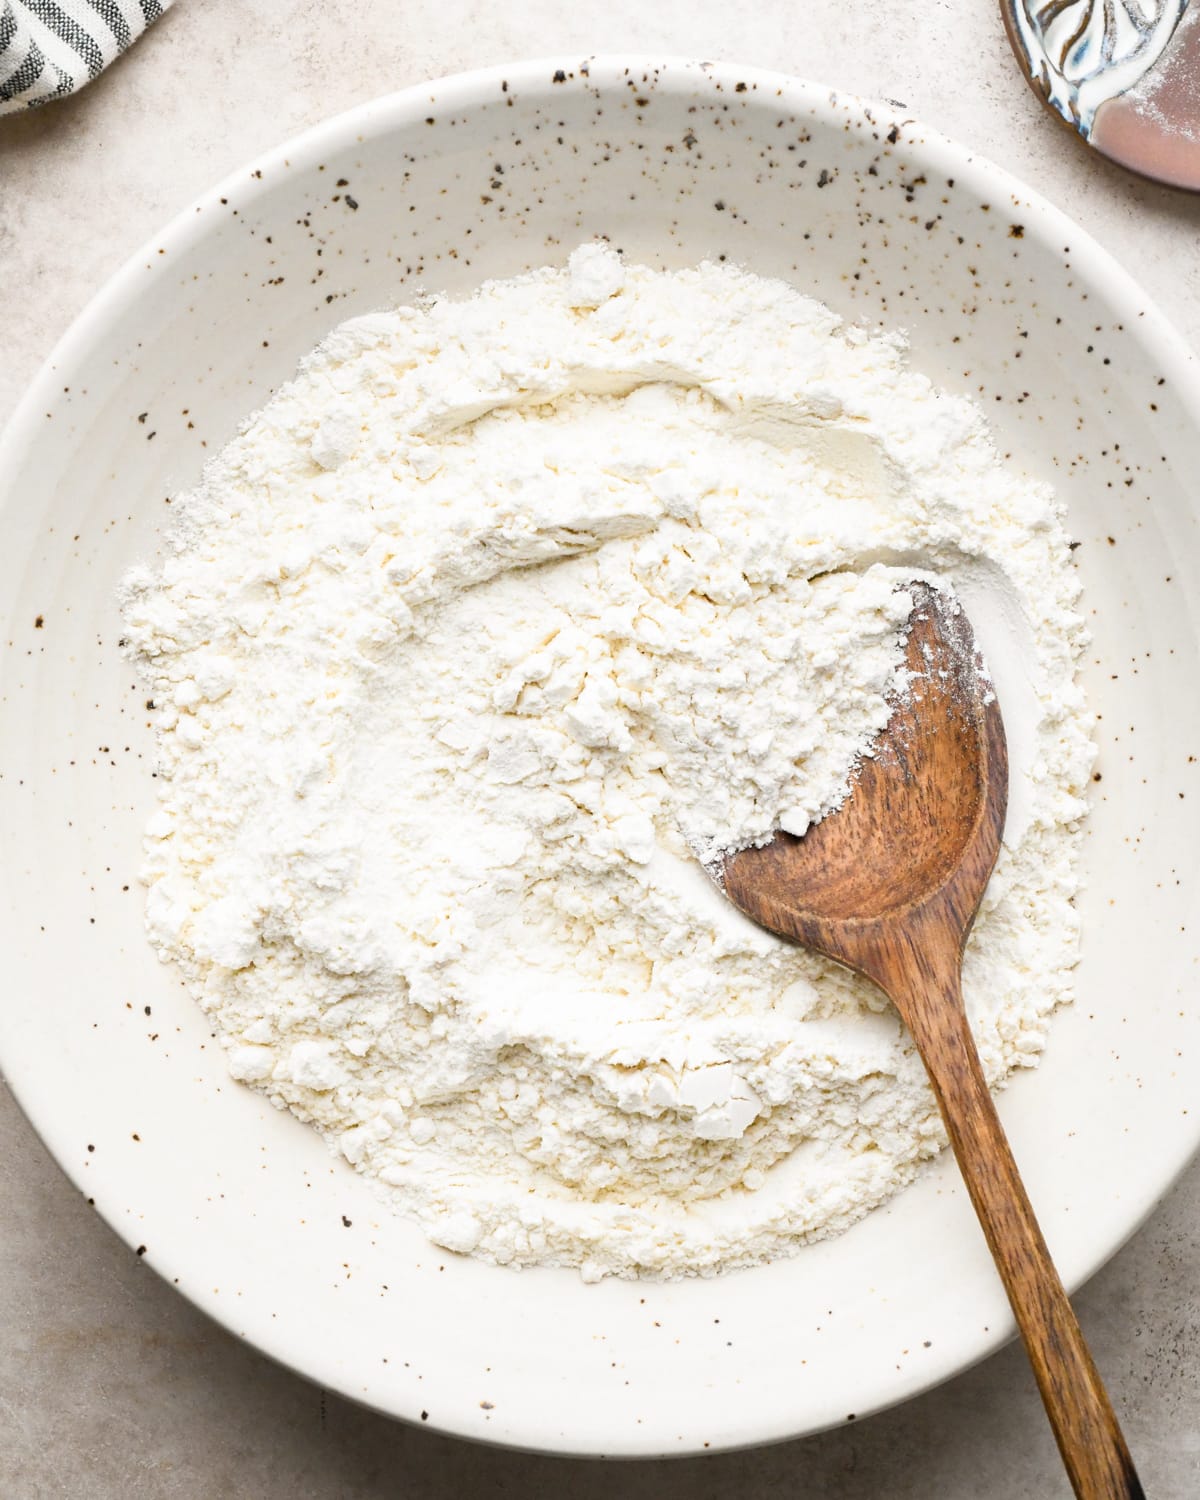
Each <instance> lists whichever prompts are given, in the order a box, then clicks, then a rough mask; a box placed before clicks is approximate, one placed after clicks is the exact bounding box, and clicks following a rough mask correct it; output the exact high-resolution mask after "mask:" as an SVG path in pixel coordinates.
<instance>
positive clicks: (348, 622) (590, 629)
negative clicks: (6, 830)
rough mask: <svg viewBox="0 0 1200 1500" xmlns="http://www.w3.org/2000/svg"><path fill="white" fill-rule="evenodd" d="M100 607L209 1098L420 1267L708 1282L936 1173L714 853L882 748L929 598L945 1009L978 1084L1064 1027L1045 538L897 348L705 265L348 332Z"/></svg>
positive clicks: (480, 299)
mask: <svg viewBox="0 0 1200 1500" xmlns="http://www.w3.org/2000/svg"><path fill="white" fill-rule="evenodd" d="M179 508H180V509H181V510H182V516H181V519H180V521H179V523H178V526H177V529H176V530H175V532H174V533H173V535H172V536H171V537H170V539H169V545H168V548H167V552H166V556H165V559H164V560H163V561H162V562H161V565H159V566H158V567H157V568H156V569H154V570H152V571H151V570H144V569H143V570H138V571H137V572H135V573H134V574H133V575H131V576H130V578H129V579H128V580H127V582H126V585H125V588H124V590H123V594H122V605H123V611H124V618H125V624H126V630H127V633H128V636H129V639H130V642H131V647H132V649H133V650H134V651H135V652H136V654H137V657H138V660H139V662H140V664H141V668H142V670H143V672H144V675H145V678H146V680H147V682H148V685H149V688H150V691H151V692H152V694H153V697H154V701H155V703H156V704H157V705H158V707H157V732H158V747H159V767H160V772H159V774H160V780H159V787H160V796H161V806H160V808H159V810H158V812H157V813H156V814H155V816H154V818H153V819H152V821H151V824H150V827H149V829H148V834H147V851H148V854H147V863H146V867H145V879H146V881H147V883H148V885H149V896H148V900H147V923H148V927H149V932H150V936H151V939H152V941H153V942H154V944H155V945H156V947H157V948H158V950H159V952H160V953H161V954H162V956H163V958H164V959H171V960H174V961H175V962H177V963H178V964H179V965H181V967H182V969H183V972H184V974H185V975H186V977H187V979H188V981H189V983H190V985H191V987H192V989H193V991H194V993H195V995H196V998H197V1000H198V1001H199V1003H200V1004H201V1005H202V1006H203V1007H204V1009H205V1011H206V1012H207V1013H208V1015H209V1016H210V1017H211V1019H212V1022H213V1025H214V1027H215V1029H216V1030H217V1032H218V1034H219V1036H220V1038H221V1041H222V1043H223V1044H224V1046H225V1047H226V1049H227V1053H228V1061H229V1067H230V1071H231V1072H232V1073H233V1075H234V1077H235V1078H238V1079H242V1080H244V1081H245V1082H247V1083H249V1084H252V1085H253V1086H254V1087H255V1088H259V1089H262V1090H264V1091H265V1092H266V1093H267V1094H268V1095H269V1097H270V1098H271V1099H272V1100H273V1101H274V1102H275V1103H276V1104H278V1105H280V1106H281V1107H284V1106H286V1107H287V1108H289V1109H291V1110H292V1111H293V1112H294V1113H295V1114H297V1115H298V1116H299V1117H300V1118H301V1119H302V1120H307V1121H310V1122H311V1123H312V1124H314V1125H315V1126H317V1127H318V1129H320V1130H321V1131H322V1132H323V1133H324V1135H325V1136H326V1137H327V1139H328V1140H329V1141H330V1143H331V1144H332V1145H333V1146H334V1147H335V1148H336V1149H337V1150H338V1151H340V1152H341V1153H342V1154H343V1155H344V1156H345V1158H346V1159H347V1160H348V1161H349V1162H352V1163H353V1164H354V1165H355V1166H356V1167H357V1168H358V1169H359V1170H360V1171H361V1172H363V1173H365V1174H367V1175H368V1176H369V1177H371V1178H373V1179H375V1180H377V1181H378V1182H379V1183H380V1184H381V1185H383V1186H384V1189H385V1191H387V1192H388V1193H389V1194H390V1196H391V1199H392V1201H393V1202H394V1204H395V1206H396V1208H397V1209H399V1210H402V1211H403V1212H405V1213H407V1214H409V1215H411V1216H413V1217H414V1218H416V1219H417V1220H419V1222H420V1223H421V1225H422V1226H423V1227H424V1229H425V1231H426V1232H427V1233H428V1235H429V1236H430V1238H431V1239H433V1240H434V1241H436V1242H437V1243H438V1244H439V1245H443V1246H446V1247H448V1248H450V1249H452V1250H456V1251H463V1252H472V1253H474V1254H476V1255H480V1256H483V1257H486V1258H487V1259H489V1260H493V1261H496V1262H499V1263H500V1264H503V1265H512V1266H522V1265H531V1264H554V1265H571V1266H578V1267H580V1268H581V1270H582V1272H583V1274H584V1276H585V1277H586V1278H588V1279H594V1278H597V1277H599V1276H603V1275H606V1274H615V1275H623V1276H629V1275H634V1274H639V1273H641V1274H661V1275H685V1274H690V1273H699V1274H710V1273H712V1272H715V1271H718V1270H722V1269H725V1268H729V1267H733V1266H743V1265H748V1264H751V1263H754V1262H759V1261H763V1260H765V1259H768V1258H770V1257H773V1256H778V1255H783V1254H787V1253H789V1252H791V1251H793V1250H794V1249H795V1248H796V1247H797V1246H798V1245H800V1244H801V1243H803V1242H804V1241H806V1240H810V1239H813V1238H816V1237H820V1236H823V1235H828V1234H832V1233H835V1232H837V1231H838V1230H841V1229H844V1228H845V1227H846V1226H847V1225H848V1224H850V1223H852V1222H853V1221H854V1220H855V1219H857V1218H859V1217H860V1216H861V1215H862V1214H864V1213H866V1212H867V1211H868V1210H869V1209H870V1208H871V1207H873V1206H874V1205H875V1204H877V1203H879V1202H880V1201H881V1200H882V1199H884V1198H886V1197H887V1196H888V1195H889V1194H890V1193H892V1192H894V1191H895V1190H896V1189H897V1188H898V1187H899V1186H901V1185H902V1184H903V1183H905V1182H907V1181H909V1179H910V1178H911V1177H912V1176H913V1174H914V1173H915V1171H916V1170H917V1167H918V1165H919V1163H920V1162H921V1161H922V1160H923V1159H924V1158H926V1157H929V1156H931V1155H933V1154H934V1153H935V1152H937V1150H938V1149H939V1147H940V1145H941V1143H942V1141H943V1135H942V1131H941V1127H940V1124H939V1121H938V1118H937V1114H936V1110H935V1107H934V1103H933V1099H932V1096H931V1094H930V1092H929V1090H928V1087H927V1085H926V1082H925V1078H924V1074H923V1071H922V1068H921V1064H920V1062H919V1060H918V1058H917V1057H916V1055H915V1053H914V1051H913V1048H912V1045H911V1043H910V1042H909V1041H908V1039H907V1036H906V1035H905V1034H904V1032H903V1031H902V1029H901V1027H900V1026H899V1024H898V1022H897V1020H896V1018H895V1016H894V1014H893V1012H892V1011H891V1009H890V1008H889V1007H888V1005H887V1004H886V1003H885V1002H884V1000H883V999H882V997H881V996H880V995H879V994H878V993H876V992H875V991H874V990H873V989H872V988H871V987H870V986H869V985H867V984H866V983H864V982H861V981H859V980H857V979H855V978H854V977H853V976H851V975H849V974H847V973H845V972H844V971H842V970H839V969H837V968H835V967H834V966H832V965H829V964H826V963H824V962H822V961H821V960H819V959H817V958H814V957H813V956H811V955H809V954H806V953H803V952H800V951H798V950H797V949H795V948H792V947H789V946H787V945H786V944H784V943H782V942H779V941H777V940H776V939H774V938H772V937H770V936H768V935H767V934H766V933H765V932H763V931H760V930H759V929H758V928H756V927H755V926H753V925H752V924H751V923H749V922H748V921H746V920H745V919H744V918H742V917H741V916H739V914H738V913H737V912H736V911H735V910H734V909H733V908H732V907H731V906H730V905H729V904H728V903H727V902H725V900H724V899H723V898H722V896H721V895H720V894H719V893H718V891H717V890H716V889H715V888H714V887H713V886H712V885H711V884H710V882H709V881H708V880H707V878H706V877H705V875H704V873H703V871H702V869H701V865H700V862H699V861H700V858H704V857H711V856H713V855H714V853H716V852H718V851H720V850H722V849H725V848H731V847H737V846H743V845H746V844H749V843H752V842H754V841H756V840H757V841H762V840H763V839H765V838H766V837H768V836H769V834H770V833H771V831H772V830H773V829H775V828H777V827H779V826H780V825H781V824H782V825H783V826H784V827H786V828H789V829H792V830H793V831H796V832H802V831H803V829H804V828H805V827H806V826H807V824H808V823H809V821H810V820H812V819H814V818H817V817H819V816H820V815H821V814H822V813H823V812H824V811H826V810H828V809H829V808H831V807H832V806H835V805H836V804H837V802H838V801H839V799H840V798H841V797H843V796H844V794H845V790H846V784H847V777H848V775H849V774H850V772H851V769H852V766H853V764H854V762H855V759H856V757H857V756H859V755H860V754H861V753H862V751H863V750H864V748H865V747H866V746H867V745H868V744H869V742H870V740H871V738H872V737H873V735H874V734H875V733H877V732H878V730H879V729H880V728H881V727H882V726H883V725H884V724H885V723H886V721H887V717H888V708H887V704H886V702H885V693H886V692H888V691H889V690H890V689H894V688H895V686H896V669H897V665H898V663H899V661H900V656H901V649H902V644H901V632H902V629H903V625H904V621H905V619H906V616H907V612H908V608H909V602H910V601H909V599H908V596H907V595H905V594H904V593H903V592H902V591H901V592H897V584H898V583H899V584H902V583H903V582H905V581H907V580H909V579H911V578H912V576H913V572H914V568H921V569H924V570H931V571H933V572H935V573H936V574H938V575H940V576H941V577H942V578H943V579H945V580H948V581H949V582H951V583H953V584H954V585H955V586H956V587H957V589H958V592H959V594H960V596H961V597H962V598H963V599H964V601H965V602H966V604H967V607H968V610H969V612H970V613H971V615H972V618H973V619H974V622H975V625H976V630H977V633H978V635H979V637H980V639H981V641H982V644H983V646H984V648H985V650H986V651H987V652H988V653H989V655H990V657H991V663H992V668H993V672H994V675H995V678H996V682H997V689H998V692H999V694H1000V699H1001V704H1002V706H1003V709H1004V712H1005V715H1006V719H1007V722H1008V729H1009V738H1010V747H1011V752H1012V757H1013V790H1012V811H1011V813H1010V819H1009V830H1008V833H1007V835H1006V842H1005V846H1004V849H1003V851H1002V853H1001V856H1000V861H999V865H998V867H997V871H996V875H995V877H994V879H993V881H992V884H991V887H990V889H989V892H988V895H987V899H986V902H985V907H984V911H983V913H982V915H981V918H980V920H979V923H978V925H977V927H976V929H975V934H974V937H973V939H972V942H971V945H970V948H969V950H968V954H967V963H966V990H967V995H968V1000H969V1006H970V1010H971V1015H972V1020H973V1024H974V1027H975V1033H976V1036H977V1037H978V1040H979V1045H980V1048H981V1051H982V1053H983V1057H984V1062H985V1066H986V1068H987V1072H988V1075H989V1077H990V1079H992V1080H993V1081H999V1080H1001V1079H1003V1078H1004V1076H1005V1075H1006V1074H1007V1073H1008V1072H1009V1071H1010V1070H1011V1069H1013V1068H1014V1067H1017V1066H1021V1065H1029V1064H1032V1063H1033V1062H1035V1061H1036V1059H1037V1056H1038V1054H1039V1052H1040V1051H1041V1049H1042V1046H1043V1042H1044V1039H1045V1028H1046V1022H1047V1017H1048V1016H1049V1014H1050V1012H1051V1011H1053V1010H1054V1008H1055V1007H1056V1006H1057V1005H1058V1004H1060V1003H1061V1002H1063V1001H1065V1000H1067V999H1068V998H1069V994H1070V982H1071V969H1072V966H1073V964H1074V963H1075V960H1076V952H1077V944H1078V930H1077V921H1076V917H1075V913H1074V909H1073V907H1072V901H1071V898H1072V896H1073V894H1074V892H1075V890H1076V876H1075V855H1076V833H1077V827H1078V822H1079V819H1080V818H1081V816H1082V814H1083V811H1084V802H1083V797H1082V794H1083V788H1084V784H1085V782H1086V780H1087V776H1088V773H1089V769H1090V765H1091V756H1092V751H1091V744H1090V740H1089V736H1088V720H1087V717H1086V715H1085V713H1084V707H1083V702H1082V699H1081V695H1080V692H1079V689H1078V688H1077V686H1076V683H1075V666H1076V658H1077V656H1078V653H1079V650H1080V648H1081V644H1082V627H1081V621H1080V618H1079V616H1078V614H1077V613H1076V610H1075V601H1076V595H1077V584H1076V580H1075V576H1074V573H1073V571H1072V569H1071V567H1070V565H1069V561H1068V550H1067V543H1066V537H1065V535H1064V532H1063V529H1062V524H1061V520H1060V516H1059V511H1058V508H1057V507H1056V505H1055V502H1054V500H1053V499H1052V497H1051V495H1050V494H1049V493H1048V492H1047V491H1046V490H1045V489H1044V488H1042V487H1040V486H1038V485H1035V484H1031V483H1030V482H1029V481H1027V480H1025V479H1022V478H1019V477H1017V476H1015V475H1013V474H1010V473H1009V472H1008V471H1007V470H1006V469H1005V468H1003V467H1002V465H1001V464H1000V463H999V462H998V461H997V458H996V455H995V452H994V450H993V447H992V444H991V442H990V440H989V437H988V434H987V431H986V429H985V426H984V423H983V421H982V419H981V417H980V415H979V413H978V412H977V410H976V409H975V408H974V407H973V406H972V405H971V404H970V403H969V402H967V401H964V400H960V399H957V398H954V397H950V396H947V395H944V394H942V393H940V392H939V391H937V390H935V389H934V388H933V387H932V386H931V385H930V383H929V382H928V381H927V380H926V379H924V378H923V377H922V376H920V375H917V374H914V373H912V372H911V371H908V370H907V369H906V368H905V365H904V360H903V345H902V341H901V340H900V339H898V338H895V337H884V336H870V335H868V334H867V333H865V332H863V331H861V330H859V329H855V328H850V327H847V326H845V325H844V324H842V323H841V322H840V321H839V319H838V318H837V317H836V316H835V315H834V314H833V313H831V312H830V311H829V310H828V309H827V308H825V307H822V306H821V305H819V304H818V303H816V302H813V301H811V300H809V299H807V298H805V297H803V296H801V295H800V294H799V293H798V292H796V291H794V290H792V289H791V288H790V287H788V286H785V285H784V284H783V283H781V282H777V281H766V280H762V279H760V278H758V277H755V276H752V275H748V274H747V273H745V272H743V271H739V270H734V269H732V268H730V267H728V266H718V265H712V264H705V265H702V266H700V267H698V268H696V269H694V270H689V271H682V272H678V273H672V274H662V273H657V272H654V271H651V270H648V269H646V268H643V267H635V266H626V265H624V264H622V262H621V261H620V259H619V258H618V257H617V256H616V255H615V254H614V253H612V252H611V251H610V250H608V249H606V248H605V247H603V246H601V245H585V246H583V247H582V248H581V249H579V250H577V251H576V252H575V254H574V255H573V256H572V257H571V261H570V265H569V268H568V269H566V270H542V271H538V272H535V273H533V274H531V275H528V276H523V277H521V278H519V279H517V280H514V281H508V282H495V283H490V284H488V285H486V286H484V287H483V288H482V289H481V290H480V292H479V293H478V294H477V295H476V296H474V297H472V298H471V299H470V300H468V301H462V302H454V301H431V302H429V303H428V304H427V305H424V306H422V307H421V308H419V309H418V308H404V309H401V310H399V311H396V312H391V313H386V314H378V315H374V316H370V317H364V318H357V319H355V320H353V321H352V322H349V323H346V324H344V325H343V326H342V327H341V328H339V329H337V330H336V331H335V332H334V333H333V334H332V335H331V337H330V338H329V339H328V340H327V342H326V343H325V344H324V345H322V346H321V348H320V349H318V350H317V351H316V352H315V353H314V354H313V355H311V356H310V357H309V358H308V359H307V360H306V361H305V363H304V364H303V366H302V368H301V370H300V373H299V375H298V376H297V378H296V379H295V380H294V381H293V382H292V383H291V384H290V385H288V386H286V387H284V388H283V389H282V390H281V391H280V392H279V393H278V394H277V395H276V396H275V397H274V398H273V400H272V401H271V402H270V403H269V404H268V405H267V406H266V407H265V409H264V410H263V411H261V412H260V413H258V415H257V416H255V417H253V418H251V419H250V421H249V422H248V423H247V424H246V425H245V427H244V428H243V430H242V432H241V434H240V435H239V436H238V437H237V438H236V439H235V441H233V442H232V443H231V444H230V445H229V447H228V448H227V449H226V450H225V452H224V453H222V454H221V456H220V457H219V458H218V459H216V460H215V461H214V462H213V463H212V464H211V465H210V467H209V468H208V470H207V472H206V474H205V476H204V480H203V483H202V484H201V485H200V487H199V488H198V489H197V490H196V491H194V492H193V493H192V494H190V495H187V496H184V497H182V501H181V502H180V506H179Z"/></svg>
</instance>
